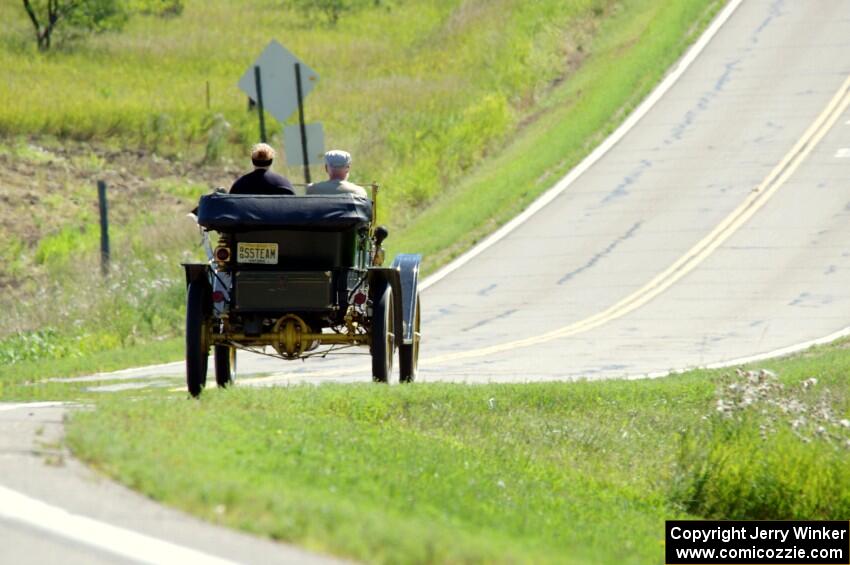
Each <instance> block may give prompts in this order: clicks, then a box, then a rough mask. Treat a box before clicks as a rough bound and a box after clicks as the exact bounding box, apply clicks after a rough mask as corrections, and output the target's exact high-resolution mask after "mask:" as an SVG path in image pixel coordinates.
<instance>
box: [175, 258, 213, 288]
mask: <svg viewBox="0 0 850 565" xmlns="http://www.w3.org/2000/svg"><path fill="white" fill-rule="evenodd" d="M181 265H183V270H184V271H185V272H186V286H189V285H190V284H191V283H192V282H193V281H196V280H198V279H203V280H205V281H207V283H209V282H210V273H211V271H210V266H209V265H207V264H206V263H181Z"/></svg>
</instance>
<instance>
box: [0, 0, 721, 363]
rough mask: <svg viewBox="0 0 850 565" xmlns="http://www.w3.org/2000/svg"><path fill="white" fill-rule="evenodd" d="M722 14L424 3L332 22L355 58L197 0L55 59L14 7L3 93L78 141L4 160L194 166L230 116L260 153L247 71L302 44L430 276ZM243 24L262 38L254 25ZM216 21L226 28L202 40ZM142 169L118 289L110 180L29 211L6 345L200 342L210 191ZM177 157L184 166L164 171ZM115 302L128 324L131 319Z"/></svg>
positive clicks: (3, 122) (293, 21)
mask: <svg viewBox="0 0 850 565" xmlns="http://www.w3.org/2000/svg"><path fill="white" fill-rule="evenodd" d="M719 5H720V2H719V1H717V0H690V1H687V2H664V1H659V0H629V1H621V2H616V1H602V0H595V1H591V0H581V1H579V0H577V1H573V2H569V3H566V4H564V3H561V2H556V1H555V0H546V1H545V2H533V3H526V2H520V1H518V0H500V1H499V2H483V1H478V2H465V3H463V4H459V3H458V2H457V1H452V0H442V1H440V2H432V3H427V2H423V1H417V2H413V1H412V2H409V3H407V2H405V3H398V4H397V5H396V4H394V5H393V7H392V8H391V9H390V10H389V11H387V10H383V9H380V10H365V11H363V12H359V13H357V14H356V15H354V16H350V17H349V16H346V17H345V18H344V20H343V21H342V22H341V23H340V24H339V25H338V27H337V28H335V29H334V30H332V32H333V34H334V37H335V42H337V43H339V44H341V45H345V46H346V48H345V49H341V50H340V49H336V48H331V47H330V46H329V45H328V44H327V41H326V38H327V35H328V33H330V32H331V30H329V29H327V28H324V27H322V26H319V28H316V27H315V26H314V25H313V24H310V25H306V24H305V23H304V21H303V18H302V19H299V18H297V17H296V18H293V17H292V14H290V13H286V12H285V11H279V9H278V10H277V11H276V10H271V11H267V12H262V11H259V10H250V11H245V10H241V11H240V10H238V9H237V5H236V4H234V3H230V2H223V1H219V2H212V3H204V4H201V3H196V2H189V3H188V5H187V9H186V12H185V13H184V14H183V16H181V17H179V18H173V19H168V20H160V19H158V18H156V17H153V16H147V17H142V16H139V17H136V18H134V19H133V20H132V21H131V24H130V26H129V28H128V29H127V30H126V31H124V32H122V33H121V34H107V35H103V36H98V37H94V38H91V39H89V40H88V41H86V42H84V43H82V44H79V45H77V47H76V48H75V49H66V50H61V49H60V50H58V51H57V52H54V53H50V54H48V55H36V54H35V53H33V47H32V46H30V45H29V41H30V39H29V38H28V36H27V33H28V32H29V30H28V28H27V22H26V21H25V20H22V19H21V18H20V17H19V16H20V15H21V14H19V13H18V12H19V11H21V10H20V9H19V7H16V6H12V5H11V4H10V5H4V6H2V7H0V17H5V18H6V19H7V20H8V21H10V22H13V23H12V25H10V26H9V27H7V28H4V30H3V31H2V32H0V39H2V41H0V64H3V65H5V66H6V67H8V68H9V69H11V70H10V73H9V78H8V85H9V88H8V89H5V90H2V91H0V132H5V133H7V134H10V135H19V134H34V133H35V134H39V135H41V136H59V137H58V138H55V139H54V138H51V137H43V138H42V139H43V140H44V142H43V143H41V145H33V144H31V143H29V142H27V141H26V140H25V139H24V138H21V137H15V138H10V139H11V140H10V141H8V142H7V143H5V144H0V153H2V154H5V155H8V156H11V157H13V158H14V159H16V160H18V161H21V162H25V163H27V164H28V166H30V167H32V168H33V170H34V174H35V180H36V182H35V185H34V186H42V185H43V186H52V185H54V184H56V182H57V179H55V178H53V177H52V176H50V174H49V173H50V172H51V169H68V168H71V169H74V170H80V171H83V172H84V173H85V174H87V175H98V174H102V173H109V172H110V166H111V163H112V159H113V158H112V157H109V156H108V155H109V152H108V151H107V152H102V153H93V154H91V155H89V156H87V155H86V154H85V153H82V154H73V153H72V154H70V155H64V156H63V154H62V153H61V152H60V148H62V147H63V140H64V139H67V138H68V137H74V138H80V139H97V140H98V143H101V144H102V143H103V142H104V140H108V143H111V144H114V146H115V147H121V146H124V145H131V146H132V145H134V144H136V145H141V146H142V147H146V148H147V149H146V150H147V151H150V150H155V151H160V152H166V153H168V152H171V153H172V154H173V153H175V152H176V153H183V157H184V159H188V160H190V161H192V160H197V159H200V158H201V155H202V153H203V152H204V150H205V144H206V143H207V141H208V140H207V138H206V137H205V136H206V133H204V132H205V131H206V130H205V128H206V126H204V125H203V124H206V123H207V122H209V121H210V120H212V114H214V113H221V114H223V115H224V116H226V119H227V120H228V121H229V122H230V123H231V125H232V126H233V131H232V132H231V133H232V135H230V137H229V138H228V141H229V143H230V145H229V147H230V150H231V152H233V151H239V152H241V151H243V150H244V147H245V145H246V143H247V142H248V141H250V140H251V139H254V138H255V137H256V132H255V130H254V129H252V128H255V127H256V126H255V124H254V121H253V117H252V116H251V115H248V114H246V113H245V112H244V99H243V97H242V96H241V95H240V94H239V93H238V91H237V90H236V89H235V88H234V87H233V85H232V81H233V77H236V76H238V75H239V74H240V73H241V72H242V70H243V67H245V65H247V63H248V62H250V59H251V58H252V57H253V56H254V51H252V50H251V46H252V45H255V46H257V49H259V46H261V45H262V44H264V42H265V40H266V39H267V38H268V37H270V36H272V35H276V34H278V33H283V32H284V31H286V32H287V35H286V36H287V38H288V39H287V41H286V43H287V45H289V46H290V47H291V48H292V49H293V50H294V51H295V52H297V53H299V54H301V55H302V56H304V57H305V59H308V60H309V61H310V63H311V64H313V66H314V67H315V68H317V69H318V70H319V72H320V73H321V74H322V77H323V80H322V82H320V83H319V86H318V87H317V89H316V91H315V92H314V93H313V94H312V95H311V97H310V110H309V111H310V112H311V116H319V117H321V119H322V120H323V122H324V123H325V127H326V131H327V133H328V141H329V143H330V144H337V145H342V146H345V147H348V148H350V149H351V150H352V151H353V152H354V154H355V155H356V169H357V171H358V174H360V175H362V176H361V178H363V179H366V180H369V179H372V178H376V179H379V180H381V181H382V182H383V183H384V186H385V190H384V191H383V192H382V195H383V197H382V200H381V206H380V214H381V217H382V218H383V219H384V220H386V221H387V222H388V223H389V224H390V227H391V228H392V232H393V235H392V236H391V237H390V239H389V240H388V243H389V247H390V251H391V253H392V252H396V251H407V252H422V253H424V254H425V265H424V270H425V272H428V271H430V270H433V269H434V268H435V267H437V266H439V265H440V264H442V263H444V262H445V261H447V260H449V259H450V258H452V257H453V256H455V255H457V254H458V253H459V252H461V251H462V250H463V249H465V248H466V247H467V246H468V245H470V244H471V243H474V242H475V241H476V240H477V239H478V238H480V237H481V236H482V235H484V234H486V233H487V232H489V231H491V230H492V229H494V228H495V227H496V226H497V225H498V224H500V223H502V222H504V221H506V220H507V219H508V218H509V217H511V216H512V215H514V214H515V213H517V212H518V211H519V210H521V209H522V208H523V207H524V206H526V205H527V204H528V203H529V202H530V201H531V200H533V198H535V197H536V196H537V195H539V194H540V193H541V192H542V191H543V190H545V189H546V188H548V187H549V186H550V185H551V184H552V183H553V182H554V181H555V180H556V179H557V178H558V176H560V175H561V174H563V173H564V172H566V170H567V169H569V167H571V166H573V165H574V164H575V163H577V162H578V161H579V160H580V159H581V158H582V157H583V156H584V155H585V154H587V153H588V152H589V151H590V150H591V148H592V147H593V145H594V144H596V143H598V142H599V141H601V139H602V138H603V137H604V135H606V134H607V133H608V132H610V131H611V130H612V129H613V128H614V127H616V125H617V124H618V123H619V122H620V121H621V120H622V119H623V117H624V116H625V115H626V113H627V112H628V111H629V110H630V109H632V108H633V107H634V106H635V105H636V104H637V103H638V102H639V101H640V99H641V98H642V97H643V96H644V95H645V94H646V92H648V90H649V89H650V88H651V86H652V85H653V84H655V83H656V82H657V81H658V80H659V78H660V77H661V75H662V74H663V73H664V71H665V70H666V69H667V68H668V67H669V65H670V64H671V63H672V62H673V61H675V59H676V58H677V57H678V56H679V55H680V54H681V52H682V51H683V50H684V48H685V46H686V45H687V44H688V42H689V41H691V40H692V39H693V38H694V37H695V36H696V34H697V33H698V32H699V31H700V30H701V29H702V28H703V27H704V25H705V24H706V23H707V21H708V20H709V18H710V17H711V15H712V14H713V13H714V12H715V11H716V10H717V8H718V7H719ZM414 13H415V17H414V16H413V15H412V14H414ZM224 21H227V22H233V24H234V25H228V26H224V25H223V23H222V22H224ZM399 22H404V23H405V25H403V26H401V25H398V24H399ZM242 23H244V24H245V25H244V28H245V29H249V30H250V31H249V32H247V34H246V33H245V31H244V29H240V26H239V25H236V24H242ZM201 24H203V25H205V26H206V27H207V29H211V30H219V28H221V29H220V33H215V34H210V33H201V32H200V30H199V29H198V26H200V25H201ZM153 37H156V38H157V41H155V42H154V41H152V40H151V38H153ZM213 43H214V45H213ZM166 46H167V48H166ZM211 53H214V54H215V55H214V56H213V55H211ZM212 61H214V63H215V64H212ZM80 77H87V79H86V80H85V81H83V80H80ZM207 80H210V82H211V84H212V85H213V93H214V96H213V99H214V103H213V108H212V109H211V110H210V112H207V111H206V109H205V108H199V104H198V100H197V97H198V96H200V95H199V94H198V91H199V89H200V86H199V85H205V83H206V81H207ZM93 84H95V85H98V87H97V88H93V87H92V85H93ZM24 91H28V92H31V93H32V95H31V96H26V97H25V96H24V94H23V93H24ZM60 92H61V96H60V95H59V94H58V93H60ZM219 93H221V94H219ZM24 100H25V102H26V111H24V108H23V107H22V104H24V102H23V101H24ZM189 101H192V103H189ZM313 112H315V113H313ZM45 145H46V146H47V149H45V148H44V146H45ZM51 148H52V151H51ZM142 161H143V162H147V165H146V167H148V168H150V169H151V170H152V171H153V170H155V169H159V170H158V171H156V172H157V174H156V175H153V176H151V175H150V174H148V175H146V171H144V170H140V171H139V178H137V179H135V180H133V182H131V183H130V182H129V181H126V180H121V179H120V178H119V180H118V181H117V186H116V187H115V188H113V189H111V191H110V204H111V212H112V214H113V216H114V218H115V219H114V220H113V228H112V229H113V233H112V249H113V256H115V257H116V261H115V262H116V271H118V272H119V273H120V274H119V275H118V277H117V278H113V279H112V280H110V281H106V282H103V281H100V280H99V278H98V275H97V260H98V231H97V227H96V226H97V218H96V211H95V210H94V209H93V208H92V200H93V194H94V192H93V187H92V186H91V185H90V184H89V183H90V182H91V180H90V179H88V180H87V181H86V183H82V184H80V183H77V184H73V183H72V184H70V185H68V184H66V186H65V189H64V191H61V192H58V191H56V192H50V193H47V194H44V195H42V196H41V197H40V199H39V201H38V203H37V206H34V207H33V208H34V210H33V212H31V213H30V212H28V213H27V214H28V216H29V220H28V221H29V223H30V224H32V225H30V226H29V228H28V229H29V231H30V232H32V233H37V234H38V239H35V240H32V239H30V240H29V241H28V240H27V238H26V237H25V236H22V237H21V238H19V239H16V238H12V240H11V245H10V246H9V247H8V249H9V251H8V252H4V254H5V255H7V256H8V257H7V260H8V264H9V266H10V270H9V272H8V273H7V274H5V275H3V276H4V277H5V278H6V279H7V280H8V281H9V283H14V284H10V286H11V287H12V288H11V289H10V292H7V293H5V294H4V297H3V298H0V307H2V308H3V309H4V311H5V312H7V323H6V324H5V326H4V330H0V351H2V350H3V349H4V348H8V347H11V346H13V343H14V340H15V339H17V338H16V336H15V335H14V333H15V332H19V333H20V332H23V333H28V332H37V331H44V330H49V331H51V332H52V333H51V334H50V335H52V336H55V338H51V339H56V340H58V341H60V342H62V343H60V344H57V346H56V347H54V348H53V350H54V351H60V350H66V349H68V346H69V344H72V343H75V342H78V341H79V340H80V339H82V340H83V341H85V340H86V339H87V338H86V336H89V337H91V336H95V337H94V338H93V339H88V344H89V345H100V346H101V349H108V348H110V347H114V346H115V345H116V343H117V344H118V345H119V346H121V347H125V346H127V345H130V344H134V343H140V342H143V341H145V340H151V339H159V338H162V337H163V336H165V337H170V336H177V335H180V333H181V330H182V321H181V320H182V312H181V310H182V299H181V298H180V293H181V289H182V274H181V273H180V269H179V268H178V267H177V266H176V263H178V262H179V261H180V260H184V259H186V258H187V257H193V256H194V257H197V256H198V249H197V247H196V242H197V236H196V234H195V233H194V232H193V230H191V229H189V227H188V222H187V221H186V220H185V219H184V218H182V217H180V216H181V215H182V213H184V212H181V211H180V210H187V209H188V208H189V207H190V202H191V200H192V199H193V198H196V197H197V195H198V194H200V193H201V192H203V191H204V189H205V185H204V183H202V182H198V180H197V179H196V180H191V179H189V180H183V178H181V175H180V174H179V173H178V172H177V171H178V169H179V166H178V165H179V163H174V164H172V165H169V164H167V163H166V164H163V163H161V162H160V161H161V160H160V161H157V158H156V157H155V156H153V155H149V154H148V156H147V158H146V159H144V160H142ZM157 163H158V164H157ZM123 166H124V163H122V164H121V167H123ZM169 166H170V167H172V168H173V169H174V171H175V172H174V173H173V174H170V175H169V174H166V176H162V175H163V173H164V172H167V171H168V168H169ZM146 176H147V177H150V180H148V181H147V182H146V180H145V179H146ZM224 176H225V177H226V175H224ZM294 176H295V177H296V178H297V174H296V175H294ZM209 177H210V173H209V172H207V174H206V177H205V178H209ZM86 178H87V177H86ZM9 182H14V179H13V180H12V181H9ZM64 182H66V183H67V181H64ZM227 182H228V180H227V179H226V178H225V179H222V180H221V181H220V182H216V184H227ZM128 183H129V184H128ZM125 184H128V186H129V189H128V188H126V187H125V186H124V185H125ZM12 202H19V200H17V199H14V200H13V201H12ZM175 203H176V204H175ZM429 203H430V204H429ZM426 204H428V206H426V207H423V206H425V205H426ZM181 207H182V208H181ZM9 213H10V214H11V213H12V212H11V211H10V212H9ZM437 226H438V227H439V229H437ZM398 227H402V229H401V230H398V229H396V228H398ZM146 281H153V282H154V284H151V285H148V284H146ZM3 282H5V281H3V280H0V283H3ZM140 296H141V297H143V298H144V300H137V299H136V298H138V297H140ZM48 297H49V298H48ZM114 304H118V305H119V306H120V311H119V312H116V313H115V314H109V312H110V310H111V309H112V307H113V305H114ZM56 305H59V308H57V307H56ZM119 314H120V315H119ZM10 340H11V341H10ZM116 340H117V341H116ZM95 350H96V348H92V347H89V348H85V347H81V348H78V349H76V350H73V349H68V353H69V354H71V355H81V354H88V353H91V352H93V351H95Z"/></svg>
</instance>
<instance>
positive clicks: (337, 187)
mask: <svg viewBox="0 0 850 565" xmlns="http://www.w3.org/2000/svg"><path fill="white" fill-rule="evenodd" d="M350 170H351V155H349V154H348V153H347V152H346V151H340V150H339V149H334V150H332V151H328V152H327V153H325V171H326V172H327V173H328V177H329V178H328V180H326V181H322V182H315V183H313V184H311V185H310V186H308V187H307V194H308V195H313V194H354V195H355V196H362V197H364V198H365V197H366V190H365V189H364V188H363V187H362V186H357V185H356V184H354V183H353V182H348V172H349V171H350Z"/></svg>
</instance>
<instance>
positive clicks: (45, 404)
mask: <svg viewBox="0 0 850 565" xmlns="http://www.w3.org/2000/svg"><path fill="white" fill-rule="evenodd" d="M64 404H65V403H64V402H58V401H49V402H16V403H14V404H0V412H8V411H10V410H18V409H20V408H52V407H54V406H62V405H64Z"/></svg>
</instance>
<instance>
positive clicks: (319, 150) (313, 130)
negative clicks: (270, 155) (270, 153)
mask: <svg viewBox="0 0 850 565" xmlns="http://www.w3.org/2000/svg"><path fill="white" fill-rule="evenodd" d="M304 130H305V133H306V134H307V156H308V157H309V158H310V164H311V165H318V164H320V163H322V159H323V158H324V156H325V132H324V130H323V129H322V124H306V125H305V126H304ZM283 148H284V149H285V150H286V164H287V165H289V166H290V167H300V166H302V165H304V152H303V151H302V147H301V127H300V126H286V127H285V128H283Z"/></svg>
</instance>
